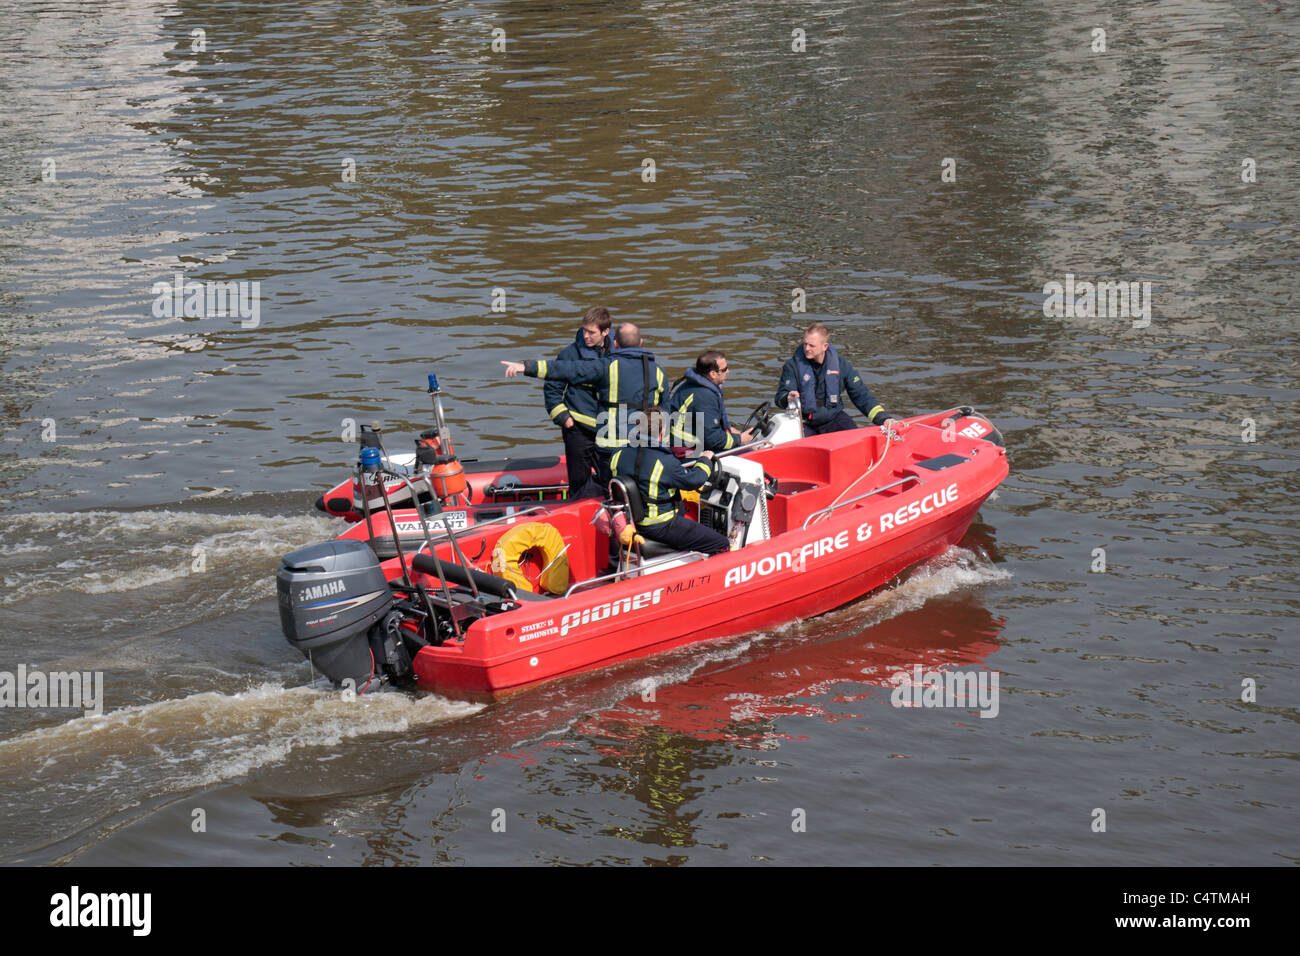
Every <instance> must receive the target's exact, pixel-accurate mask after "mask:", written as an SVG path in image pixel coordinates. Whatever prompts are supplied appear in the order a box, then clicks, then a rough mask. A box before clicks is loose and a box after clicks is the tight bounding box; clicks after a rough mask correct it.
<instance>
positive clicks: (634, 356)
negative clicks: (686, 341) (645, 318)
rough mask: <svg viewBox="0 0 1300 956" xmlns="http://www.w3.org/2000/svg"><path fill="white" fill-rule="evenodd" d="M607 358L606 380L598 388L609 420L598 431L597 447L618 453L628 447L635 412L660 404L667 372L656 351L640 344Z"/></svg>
mask: <svg viewBox="0 0 1300 956" xmlns="http://www.w3.org/2000/svg"><path fill="white" fill-rule="evenodd" d="M605 360H606V362H608V363H609V364H608V366H607V367H606V369H605V380H604V381H603V382H602V383H601V384H600V385H599V386H598V388H597V390H596V395H597V398H598V399H599V401H600V403H601V405H603V406H604V409H605V412H604V414H605V420H604V421H603V422H602V423H601V424H600V427H599V428H598V429H597V431H596V447H597V448H601V449H604V450H605V451H606V452H614V451H617V450H618V449H620V448H625V447H627V443H628V442H627V438H628V432H629V430H630V428H629V418H630V415H631V413H633V412H641V411H644V410H645V409H647V408H649V407H650V406H651V405H658V404H659V399H660V398H661V397H662V395H663V391H664V373H663V370H662V369H661V368H659V366H658V365H656V364H655V357H654V353H653V352H651V351H649V350H648V349H644V348H640V347H636V348H625V349H619V350H618V351H616V352H612V353H611V354H610V355H608V356H606V359H605ZM647 380H648V381H647ZM620 411H621V412H622V414H620Z"/></svg>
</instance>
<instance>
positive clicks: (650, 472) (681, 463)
mask: <svg viewBox="0 0 1300 956" xmlns="http://www.w3.org/2000/svg"><path fill="white" fill-rule="evenodd" d="M631 417H632V419H633V420H637V419H639V426H640V427H639V429H638V431H637V434H636V435H635V437H634V438H633V439H632V440H631V441H629V443H628V444H627V445H626V446H624V447H623V448H621V449H619V450H618V451H617V452H616V453H615V454H614V457H613V458H612V459H611V461H610V471H611V472H612V473H613V474H614V476H615V477H618V478H622V479H625V480H626V479H629V478H633V477H635V479H636V485H637V488H638V489H639V490H640V492H641V498H642V500H643V501H644V502H645V517H644V518H642V519H641V520H639V521H638V522H637V523H636V530H637V533H638V534H640V535H641V536H642V537H645V538H648V539H649V540H651V541H658V542H659V543H660V544H663V545H667V546H668V547H670V548H672V549H673V550H675V551H700V552H703V553H704V554H721V553H723V552H724V551H730V550H731V545H730V543H729V542H728V541H727V538H726V536H725V535H722V534H719V533H718V532H716V531H714V530H713V529H712V528H706V527H705V526H704V525H702V524H700V523H699V522H698V521H692V520H691V519H690V518H687V517H686V515H685V513H684V512H683V511H682V496H681V491H682V490H686V491H698V490H699V488H700V487H701V486H702V485H703V484H704V483H705V482H706V481H708V480H709V478H710V477H711V476H712V475H713V469H714V468H715V467H716V466H715V465H714V462H713V452H711V451H706V452H704V453H703V454H702V456H701V457H699V458H686V459H681V460H679V459H678V458H677V456H676V455H674V454H673V452H672V449H671V448H670V447H669V444H668V424H669V417H668V413H667V412H666V411H665V410H664V409H663V408H661V407H660V406H658V405H653V406H651V407H650V408H649V409H648V410H646V411H645V412H642V413H636V414H634V415H633V416H631Z"/></svg>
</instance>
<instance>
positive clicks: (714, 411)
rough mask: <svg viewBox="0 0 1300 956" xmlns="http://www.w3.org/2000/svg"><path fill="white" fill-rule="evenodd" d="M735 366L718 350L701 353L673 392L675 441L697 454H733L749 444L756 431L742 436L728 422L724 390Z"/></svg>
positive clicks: (672, 408)
mask: <svg viewBox="0 0 1300 956" xmlns="http://www.w3.org/2000/svg"><path fill="white" fill-rule="evenodd" d="M729 371H731V365H730V363H729V362H728V361H727V356H726V355H724V354H723V353H722V352H719V351H718V350H717V349H710V350H709V351H707V352H701V353H700V357H699V358H697V359H696V360H695V368H688V369H687V370H686V374H685V375H683V376H682V378H681V381H680V384H678V385H677V386H676V387H675V388H674V389H673V393H672V399H671V400H670V402H669V408H670V409H671V411H672V442H673V445H675V446H677V447H685V448H688V449H694V450H695V451H704V450H707V451H713V452H718V451H729V450H730V449H732V448H735V447H736V446H737V445H745V444H748V443H749V441H750V439H752V438H753V437H754V431H753V429H750V430H749V431H747V432H744V433H742V432H741V431H740V430H739V429H736V428H732V427H731V423H730V422H729V421H728V420H727V404H726V400H725V399H724V398H723V395H722V390H723V387H724V385H725V384H726V381H727V373H728V372H729Z"/></svg>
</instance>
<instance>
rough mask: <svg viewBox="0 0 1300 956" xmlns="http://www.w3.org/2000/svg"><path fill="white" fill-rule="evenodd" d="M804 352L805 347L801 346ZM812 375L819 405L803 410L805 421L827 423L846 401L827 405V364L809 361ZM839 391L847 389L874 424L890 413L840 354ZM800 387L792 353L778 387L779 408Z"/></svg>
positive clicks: (782, 371) (784, 404)
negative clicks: (886, 411)
mask: <svg viewBox="0 0 1300 956" xmlns="http://www.w3.org/2000/svg"><path fill="white" fill-rule="evenodd" d="M799 351H800V352H802V351H803V348H802V346H801V347H800V348H799ZM809 364H810V365H811V366H812V369H813V374H814V376H815V379H814V385H813V394H815V395H816V396H817V407H816V408H815V409H814V408H805V409H804V410H803V416H804V420H805V421H807V422H809V423H810V424H813V425H824V424H826V423H827V422H828V421H830V420H831V419H832V418H834V417H835V416H836V415H838V414H839V413H840V412H842V411H843V410H844V405H843V403H838V404H835V405H832V406H830V407H827V405H826V363H825V362H810V363H809ZM840 380H841V385H840V394H841V395H843V394H844V393H845V392H848V395H849V398H851V399H852V400H853V404H854V405H856V406H858V410H859V411H861V412H862V414H863V415H866V416H867V420H868V421H870V422H871V423H872V424H873V425H879V424H880V423H881V422H883V421H884V420H885V419H886V418H888V417H889V416H888V415H886V414H885V406H884V405H881V404H880V403H879V402H878V401H876V399H875V396H873V395H872V394H871V389H869V388H867V385H866V383H865V382H863V381H862V376H860V375H859V374H858V370H857V369H855V368H854V367H853V363H852V362H850V361H849V360H848V359H846V358H845V357H844V354H843V353H840ZM798 391H800V388H799V365H798V363H797V362H796V361H795V357H794V356H793V355H792V356H790V358H789V360H788V361H787V362H786V363H785V368H783V369H781V386H780V387H779V388H778V389H777V390H776V404H777V406H778V407H779V408H785V407H787V406H788V405H789V404H790V403H789V401H788V400H787V398H786V396H787V394H788V393H790V392H798Z"/></svg>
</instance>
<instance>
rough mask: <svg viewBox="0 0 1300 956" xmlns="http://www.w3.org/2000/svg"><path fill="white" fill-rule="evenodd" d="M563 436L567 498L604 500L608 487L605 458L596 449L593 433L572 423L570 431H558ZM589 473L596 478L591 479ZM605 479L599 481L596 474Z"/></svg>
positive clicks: (607, 471)
mask: <svg viewBox="0 0 1300 956" xmlns="http://www.w3.org/2000/svg"><path fill="white" fill-rule="evenodd" d="M561 431H562V432H563V433H564V465H565V467H566V468H567V469H568V471H569V497H570V498H571V499H572V498H604V497H605V488H606V486H607V485H608V484H609V478H608V474H609V459H608V457H607V456H605V455H602V454H600V451H599V449H597V448H596V433H595V432H590V431H587V429H585V428H583V427H582V426H581V425H579V424H577V423H576V422H575V423H574V425H573V427H572V428H562V429H561ZM592 471H595V472H596V477H595V478H593V477H592V474H591V473H592ZM602 471H603V472H604V474H605V475H606V477H605V478H604V479H603V480H602V479H601V477H600V475H601V473H602Z"/></svg>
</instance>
